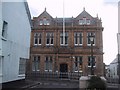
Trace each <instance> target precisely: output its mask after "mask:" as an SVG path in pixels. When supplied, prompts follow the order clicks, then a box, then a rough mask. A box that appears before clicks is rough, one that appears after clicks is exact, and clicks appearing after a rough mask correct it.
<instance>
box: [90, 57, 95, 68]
mask: <svg viewBox="0 0 120 90" xmlns="http://www.w3.org/2000/svg"><path fill="white" fill-rule="evenodd" d="M95 63H96V62H95V56H93V57H91V56H88V67H91V66H92V64H93V67H95Z"/></svg>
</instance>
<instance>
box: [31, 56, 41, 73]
mask: <svg viewBox="0 0 120 90" xmlns="http://www.w3.org/2000/svg"><path fill="white" fill-rule="evenodd" d="M32 71H40V56H33V60H32Z"/></svg>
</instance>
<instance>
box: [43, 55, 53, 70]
mask: <svg viewBox="0 0 120 90" xmlns="http://www.w3.org/2000/svg"><path fill="white" fill-rule="evenodd" d="M52 59H53V58H52V56H46V57H45V71H47V72H52V62H53V60H52Z"/></svg>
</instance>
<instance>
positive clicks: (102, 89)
mask: <svg viewBox="0 0 120 90" xmlns="http://www.w3.org/2000/svg"><path fill="white" fill-rule="evenodd" d="M87 88H88V89H90V90H96V89H97V90H106V83H105V81H103V80H102V79H101V78H100V77H98V76H92V77H91V78H90V79H89V80H88V87H87Z"/></svg>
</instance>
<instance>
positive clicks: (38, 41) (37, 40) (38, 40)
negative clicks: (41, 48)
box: [34, 33, 42, 45]
mask: <svg viewBox="0 0 120 90" xmlns="http://www.w3.org/2000/svg"><path fill="white" fill-rule="evenodd" d="M41 44H42V33H34V45H41Z"/></svg>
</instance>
